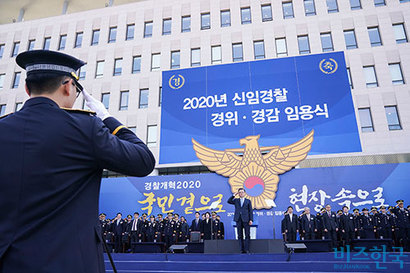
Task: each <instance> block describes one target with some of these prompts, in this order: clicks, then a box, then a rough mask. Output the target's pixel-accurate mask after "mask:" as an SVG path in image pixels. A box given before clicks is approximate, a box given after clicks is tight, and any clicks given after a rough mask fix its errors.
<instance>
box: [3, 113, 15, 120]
mask: <svg viewBox="0 0 410 273" xmlns="http://www.w3.org/2000/svg"><path fill="white" fill-rule="evenodd" d="M11 114H14V113H9V114H6V115H4V116H1V117H0V119H3V118H5V117H8V116H10V115H11Z"/></svg>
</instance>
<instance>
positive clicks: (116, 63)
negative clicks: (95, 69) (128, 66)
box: [113, 58, 122, 76]
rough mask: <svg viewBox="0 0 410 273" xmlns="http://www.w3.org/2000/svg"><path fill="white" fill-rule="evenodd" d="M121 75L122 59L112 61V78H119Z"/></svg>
mask: <svg viewBox="0 0 410 273" xmlns="http://www.w3.org/2000/svg"><path fill="white" fill-rule="evenodd" d="M121 73H122V58H118V59H115V60H114V72H113V76H119V75H121Z"/></svg>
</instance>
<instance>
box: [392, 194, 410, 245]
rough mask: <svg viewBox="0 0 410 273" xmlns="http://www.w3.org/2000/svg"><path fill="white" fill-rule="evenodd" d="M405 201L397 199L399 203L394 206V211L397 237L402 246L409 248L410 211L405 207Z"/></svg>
mask: <svg viewBox="0 0 410 273" xmlns="http://www.w3.org/2000/svg"><path fill="white" fill-rule="evenodd" d="M403 202H404V201H403V200H397V201H396V203H397V205H396V206H395V207H394V208H392V210H391V211H392V212H393V213H394V214H395V215H396V217H397V218H396V237H397V238H396V239H397V242H398V243H399V244H400V246H403V247H404V248H405V249H407V248H408V246H407V240H409V239H410V213H409V211H408V210H407V209H405V208H404V203H403Z"/></svg>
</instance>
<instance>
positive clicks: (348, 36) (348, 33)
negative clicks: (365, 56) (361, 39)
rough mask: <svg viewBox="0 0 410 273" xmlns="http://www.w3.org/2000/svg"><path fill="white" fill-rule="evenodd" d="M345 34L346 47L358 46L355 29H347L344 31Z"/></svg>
mask: <svg viewBox="0 0 410 273" xmlns="http://www.w3.org/2000/svg"><path fill="white" fill-rule="evenodd" d="M343 32H344V35H345V42H346V49H354V48H357V42H356V35H355V33H354V30H353V29H352V30H345V31H343Z"/></svg>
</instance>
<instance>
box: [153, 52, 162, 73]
mask: <svg viewBox="0 0 410 273" xmlns="http://www.w3.org/2000/svg"><path fill="white" fill-rule="evenodd" d="M160 68H161V54H160V53H153V54H152V55H151V71H157V70H159V69H160Z"/></svg>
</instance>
